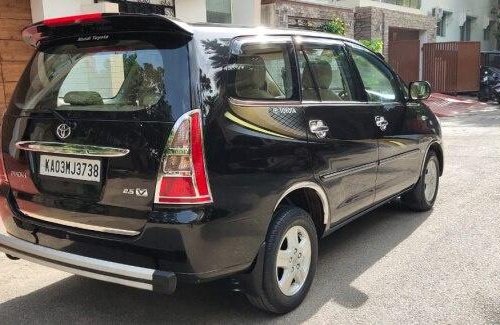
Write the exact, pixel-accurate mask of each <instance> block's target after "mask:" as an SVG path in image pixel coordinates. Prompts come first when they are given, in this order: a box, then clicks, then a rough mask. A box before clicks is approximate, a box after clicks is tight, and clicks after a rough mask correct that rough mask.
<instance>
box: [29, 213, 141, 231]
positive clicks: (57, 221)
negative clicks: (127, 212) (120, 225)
mask: <svg viewBox="0 0 500 325" xmlns="http://www.w3.org/2000/svg"><path fill="white" fill-rule="evenodd" d="M19 211H21V212H22V213H23V214H24V215H26V216H28V217H30V218H33V219H38V220H42V221H45V222H50V223H55V224H58V225H62V226H66V227H71V228H79V229H85V230H90V231H97V232H104V233H108V234H114V235H123V236H137V235H139V234H140V233H141V232H140V231H135V230H125V229H117V228H109V227H104V226H95V225H88V224H85V223H79V222H73V221H68V220H62V219H57V218H51V217H46V216H42V215H39V214H36V213H33V212H30V211H25V210H23V209H20V210H19Z"/></svg>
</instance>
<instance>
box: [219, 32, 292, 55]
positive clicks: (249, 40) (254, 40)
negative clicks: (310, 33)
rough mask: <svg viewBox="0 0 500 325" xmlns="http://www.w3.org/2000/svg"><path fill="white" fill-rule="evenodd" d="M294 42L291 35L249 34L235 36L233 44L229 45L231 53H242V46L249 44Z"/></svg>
mask: <svg viewBox="0 0 500 325" xmlns="http://www.w3.org/2000/svg"><path fill="white" fill-rule="evenodd" d="M287 43H289V44H292V43H293V38H292V36H291V35H289V36H286V35H269V34H262V35H248V36H238V37H235V38H233V40H232V41H231V45H230V46H229V51H230V53H231V55H241V54H243V53H242V52H241V48H242V47H243V46H244V45H247V44H287Z"/></svg>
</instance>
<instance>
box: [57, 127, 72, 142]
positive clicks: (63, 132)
mask: <svg viewBox="0 0 500 325" xmlns="http://www.w3.org/2000/svg"><path fill="white" fill-rule="evenodd" d="M56 135H57V137H58V138H59V139H61V140H64V139H67V138H68V137H69V136H70V135H71V127H70V126H69V125H68V124H66V123H63V124H61V125H59V126H58V127H57V129H56Z"/></svg>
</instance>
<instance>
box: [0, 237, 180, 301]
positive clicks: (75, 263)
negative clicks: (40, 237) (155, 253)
mask: <svg viewBox="0 0 500 325" xmlns="http://www.w3.org/2000/svg"><path fill="white" fill-rule="evenodd" d="M0 251H3V252H4V253H6V254H9V255H11V256H14V257H17V258H21V259H25V260H27V261H30V262H33V263H37V264H41V265H45V266H48V267H51V268H54V269H58V270H61V271H65V272H69V273H73V274H78V275H82V276H85V277H88V278H92V279H97V280H101V281H106V282H112V283H117V284H121V285H125V286H129V287H133V288H138V289H144V290H151V291H158V292H162V293H172V292H174V291H175V288H176V285H177V279H176V276H175V274H174V273H172V272H165V271H158V270H154V269H148V268H142V267H137V266H132V265H126V264H120V263H115V262H109V261H104V260H99V259H95V258H90V257H85V256H81V255H76V254H70V253H66V252H62V251H58V250H55V249H52V248H47V247H44V246H40V245H35V244H33V243H30V242H27V241H24V240H21V239H18V238H15V237H13V236H11V235H9V234H7V233H5V232H3V231H2V229H0Z"/></svg>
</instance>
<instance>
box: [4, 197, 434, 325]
mask: <svg viewBox="0 0 500 325" xmlns="http://www.w3.org/2000/svg"><path fill="white" fill-rule="evenodd" d="M430 214H431V212H428V213H413V212H410V211H408V210H407V209H405V208H404V207H402V206H400V204H399V203H398V202H395V203H392V204H391V205H390V206H386V207H382V208H380V209H377V210H375V211H373V212H371V213H369V214H368V215H366V216H364V217H362V218H360V219H358V220H357V221H355V222H353V223H351V224H349V225H347V226H345V227H344V228H342V229H340V230H339V231H337V232H335V233H334V234H332V235H331V236H329V237H327V238H325V239H323V240H322V241H321V243H320V251H319V262H318V269H317V274H316V279H315V282H314V283H313V286H312V288H311V291H310V293H309V295H308V297H307V298H306V300H305V301H304V303H303V304H302V305H301V306H300V307H299V308H298V309H297V310H295V311H294V312H292V313H290V314H288V315H286V316H281V317H276V316H273V315H269V314H267V313H263V312H260V311H258V310H256V309H254V308H253V307H251V306H250V305H249V303H248V302H247V300H246V298H245V297H244V295H243V294H242V293H240V292H236V291H232V290H230V286H229V285H228V283H227V281H218V282H213V283H207V284H203V285H197V286H195V285H189V286H182V287H180V288H179V289H178V290H177V291H176V293H175V294H173V295H172V296H163V295H159V294H155V293H151V292H146V291H141V290H136V289H132V288H127V287H122V286H119V285H114V284H109V283H103V282H99V281H94V280H90V279H85V278H82V277H77V276H70V277H68V278H66V279H64V280H62V281H59V282H56V283H54V284H52V285H50V286H47V287H44V288H42V289H40V290H37V291H34V292H32V293H29V294H27V295H25V296H22V297H18V298H15V299H12V300H10V301H7V302H5V303H3V304H1V305H0V319H1V320H2V323H4V324H11V323H19V322H21V323H51V324H54V323H63V322H71V323H122V324H123V323H157V322H163V323H170V322H182V323H187V322H190V323H192V322H203V323H225V322H239V323H241V322H242V321H245V322H255V321H259V322H272V321H277V320H279V321H280V322H281V321H287V320H288V321H293V322H294V323H295V322H301V321H306V320H308V319H309V318H311V317H312V316H313V315H315V314H316V312H317V311H318V310H319V309H320V308H321V307H322V306H323V305H324V304H325V303H327V302H332V303H334V304H337V305H338V306H339V308H358V307H360V306H362V305H363V304H365V302H366V301H367V300H369V299H370V297H369V296H368V295H367V294H366V293H364V292H362V291H360V290H358V289H356V288H355V287H353V286H352V283H353V282H354V281H355V280H356V279H357V278H358V277H359V276H361V275H362V274H363V273H364V272H365V271H366V270H367V269H369V268H370V267H371V266H373V265H374V264H375V263H377V261H379V260H380V259H381V258H382V257H384V256H385V255H386V254H387V253H389V252H390V251H391V250H393V249H394V248H395V247H397V246H398V244H399V243H401V242H402V241H404V240H405V239H406V238H408V237H409V236H410V235H411V234H412V233H413V232H414V231H415V230H416V229H417V228H418V227H419V226H420V225H421V224H422V223H423V222H424V221H425V220H426V219H427V218H428V217H429V215H430ZM4 281H5V280H4Z"/></svg>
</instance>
